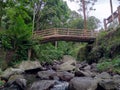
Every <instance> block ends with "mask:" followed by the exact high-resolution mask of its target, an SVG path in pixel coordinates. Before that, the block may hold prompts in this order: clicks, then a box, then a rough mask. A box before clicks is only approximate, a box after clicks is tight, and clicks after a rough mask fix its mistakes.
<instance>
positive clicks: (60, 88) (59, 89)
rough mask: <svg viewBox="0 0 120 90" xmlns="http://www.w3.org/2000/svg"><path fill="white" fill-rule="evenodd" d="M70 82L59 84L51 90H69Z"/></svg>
mask: <svg viewBox="0 0 120 90" xmlns="http://www.w3.org/2000/svg"><path fill="white" fill-rule="evenodd" d="M68 86H69V83H68V82H59V81H58V82H57V83H56V84H55V85H54V87H53V88H51V89H50V90H68Z"/></svg>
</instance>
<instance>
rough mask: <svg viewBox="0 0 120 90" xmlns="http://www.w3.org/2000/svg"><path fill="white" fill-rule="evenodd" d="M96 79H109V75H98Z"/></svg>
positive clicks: (104, 73)
mask: <svg viewBox="0 0 120 90" xmlns="http://www.w3.org/2000/svg"><path fill="white" fill-rule="evenodd" d="M95 78H96V79H111V78H112V77H111V75H110V74H109V73H107V72H102V73H101V74H98V75H97V76H96V77H95Z"/></svg>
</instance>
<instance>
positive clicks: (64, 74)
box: [57, 71, 74, 81]
mask: <svg viewBox="0 0 120 90" xmlns="http://www.w3.org/2000/svg"><path fill="white" fill-rule="evenodd" d="M57 76H58V77H59V78H60V80H62V81H70V80H71V79H72V78H73V77H74V74H72V73H69V72H67V71H61V72H57Z"/></svg>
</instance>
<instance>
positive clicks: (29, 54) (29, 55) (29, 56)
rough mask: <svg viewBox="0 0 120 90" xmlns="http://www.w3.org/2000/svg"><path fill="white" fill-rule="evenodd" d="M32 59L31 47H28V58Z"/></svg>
mask: <svg viewBox="0 0 120 90" xmlns="http://www.w3.org/2000/svg"><path fill="white" fill-rule="evenodd" d="M30 59H31V48H30V49H28V60H30Z"/></svg>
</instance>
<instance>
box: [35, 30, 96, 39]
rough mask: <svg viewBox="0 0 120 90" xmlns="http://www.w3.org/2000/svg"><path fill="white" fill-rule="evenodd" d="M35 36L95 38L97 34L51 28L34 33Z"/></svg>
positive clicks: (87, 31) (88, 31) (91, 31)
mask: <svg viewBox="0 0 120 90" xmlns="http://www.w3.org/2000/svg"><path fill="white" fill-rule="evenodd" d="M36 35H37V36H40V37H42V38H44V37H48V36H51V35H66V36H74V37H96V35H97V34H96V32H94V31H93V30H84V29H70V28H52V29H46V30H40V31H35V32H34V36H36Z"/></svg>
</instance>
